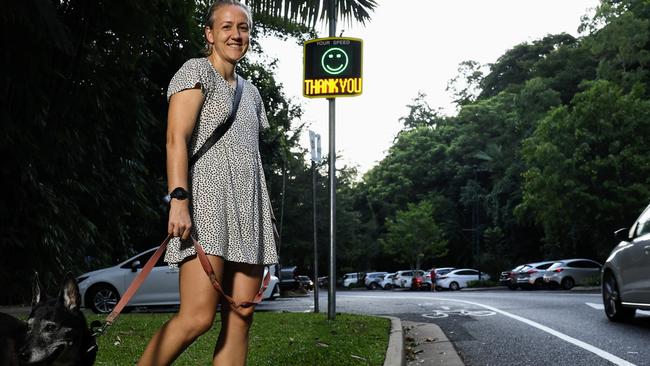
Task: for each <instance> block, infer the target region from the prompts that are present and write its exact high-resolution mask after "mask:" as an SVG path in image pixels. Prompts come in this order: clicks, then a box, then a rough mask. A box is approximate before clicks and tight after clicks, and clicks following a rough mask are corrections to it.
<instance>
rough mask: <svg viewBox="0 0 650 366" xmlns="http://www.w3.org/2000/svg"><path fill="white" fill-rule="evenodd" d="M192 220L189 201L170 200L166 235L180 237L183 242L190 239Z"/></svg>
mask: <svg viewBox="0 0 650 366" xmlns="http://www.w3.org/2000/svg"><path fill="white" fill-rule="evenodd" d="M191 228H192V220H191V218H190V209H189V200H177V199H172V201H171V202H170V207H169V221H168V224H167V233H168V234H169V235H171V236H174V237H177V236H180V237H181V238H182V239H183V240H187V239H188V238H189V237H190V229H191Z"/></svg>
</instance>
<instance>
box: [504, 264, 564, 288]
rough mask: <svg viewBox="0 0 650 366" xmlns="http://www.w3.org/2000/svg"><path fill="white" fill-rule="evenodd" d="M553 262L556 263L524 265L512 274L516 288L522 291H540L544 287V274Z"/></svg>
mask: <svg viewBox="0 0 650 366" xmlns="http://www.w3.org/2000/svg"><path fill="white" fill-rule="evenodd" d="M555 262H557V261H546V262H537V263H529V264H524V265H523V266H522V267H521V268H519V270H518V271H516V272H515V274H514V278H515V281H516V284H517V286H519V287H521V288H524V289H531V288H535V289H538V290H539V289H542V288H543V287H544V274H546V270H547V269H548V268H549V267H550V266H551V265H553V263H555Z"/></svg>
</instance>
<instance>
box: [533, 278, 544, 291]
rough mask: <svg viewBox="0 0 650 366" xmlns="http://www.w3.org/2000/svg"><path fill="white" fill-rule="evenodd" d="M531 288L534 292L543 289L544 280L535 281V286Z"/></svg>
mask: <svg viewBox="0 0 650 366" xmlns="http://www.w3.org/2000/svg"><path fill="white" fill-rule="evenodd" d="M533 287H534V288H535V290H541V289H543V288H544V280H542V279H541V278H538V279H536V280H535V284H534V285H533Z"/></svg>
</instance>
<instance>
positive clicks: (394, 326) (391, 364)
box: [382, 316, 406, 366]
mask: <svg viewBox="0 0 650 366" xmlns="http://www.w3.org/2000/svg"><path fill="white" fill-rule="evenodd" d="M382 318H387V319H390V334H389V337H388V348H386V358H385V359H384V366H405V365H406V358H405V355H404V331H403V330H402V321H401V320H399V318H396V317H393V316H383V317H382Z"/></svg>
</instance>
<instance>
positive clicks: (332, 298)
mask: <svg viewBox="0 0 650 366" xmlns="http://www.w3.org/2000/svg"><path fill="white" fill-rule="evenodd" d="M329 3H330V19H329V23H330V24H329V26H330V37H336V5H337V4H336V0H330V1H329ZM327 100H328V101H329V135H330V136H329V138H330V144H329V145H330V147H329V155H330V156H329V158H330V161H329V175H330V268H329V278H328V283H329V293H328V296H327V319H328V320H335V319H336V144H335V137H336V134H335V128H334V126H335V122H336V114H335V111H336V108H335V107H336V99H335V98H328V99H327Z"/></svg>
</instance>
